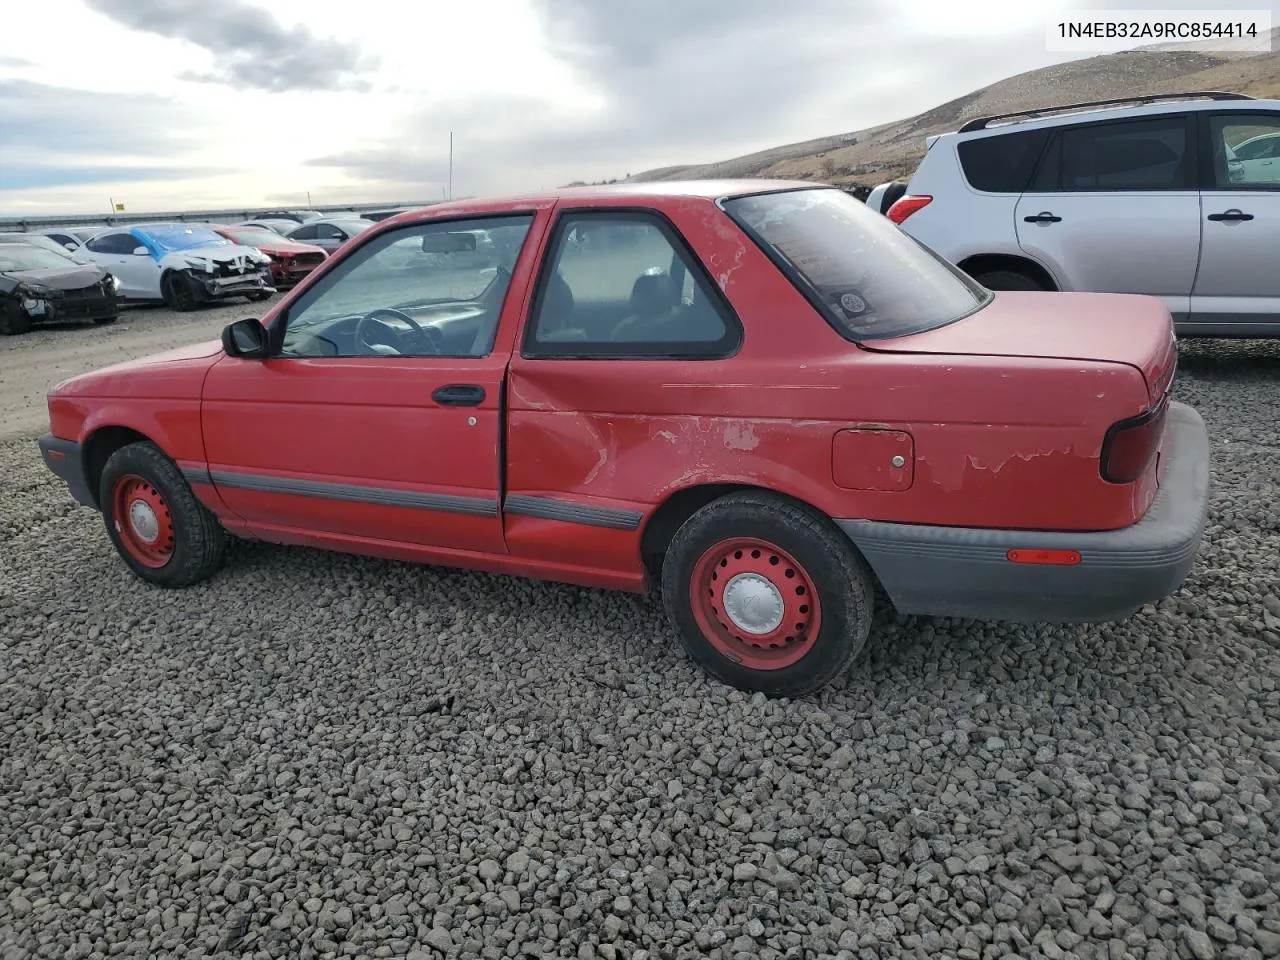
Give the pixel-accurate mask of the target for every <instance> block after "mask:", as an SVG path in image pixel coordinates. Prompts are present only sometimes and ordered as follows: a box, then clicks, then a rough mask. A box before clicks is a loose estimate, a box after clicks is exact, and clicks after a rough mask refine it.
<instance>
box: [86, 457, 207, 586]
mask: <svg viewBox="0 0 1280 960" xmlns="http://www.w3.org/2000/svg"><path fill="white" fill-rule="evenodd" d="M98 503H99V504H100V505H101V508H102V519H103V521H104V522H105V523H106V527H107V536H109V537H110V538H111V542H112V544H114V545H115V548H116V551H117V552H118V553H119V554H120V556H121V557H122V558H123V559H124V562H125V563H126V564H128V565H129V568H130V569H131V570H132V571H133V572H134V573H135V574H137V575H138V576H139V577H141V578H142V579H143V580H145V581H147V582H148V583H153V584H156V585H157V586H161V587H185V586H189V585H191V584H193V583H198V582H200V581H201V580H205V579H207V578H208V577H210V576H212V575H213V573H214V571H215V570H217V568H218V565H219V564H220V563H221V562H222V555H223V552H224V550H225V549H226V534H225V533H224V532H223V530H222V527H221V525H220V524H219V523H218V521H217V519H216V518H215V517H214V516H213V514H212V513H210V512H209V511H208V509H207V508H206V507H205V506H204V504H202V503H201V502H200V501H199V500H197V499H196V496H195V494H194V493H192V491H191V486H190V485H189V484H188V483H187V481H186V480H185V479H184V478H183V476H182V472H181V471H180V470H179V469H178V467H177V465H176V464H175V463H174V462H173V461H172V460H170V459H169V458H168V457H167V456H165V455H164V454H163V453H162V452H161V451H160V449H159V448H158V447H156V446H155V445H154V444H152V443H148V442H139V443H131V444H128V445H127V446H124V447H121V448H120V449H119V450H117V451H116V452H115V453H113V454H112V455H111V456H110V457H109V458H108V459H107V464H106V466H105V467H104V468H103V471H102V478H101V480H100V481H99V484H98Z"/></svg>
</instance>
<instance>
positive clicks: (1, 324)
mask: <svg viewBox="0 0 1280 960" xmlns="http://www.w3.org/2000/svg"><path fill="white" fill-rule="evenodd" d="M30 329H31V318H30V317H29V316H27V312H26V311H25V310H23V309H22V307H20V306H18V305H17V304H16V303H0V334H4V335H5V336H7V337H15V336H17V335H18V334H20V333H26V332H27V331H28V330H30Z"/></svg>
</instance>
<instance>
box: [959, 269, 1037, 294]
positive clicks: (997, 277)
mask: <svg viewBox="0 0 1280 960" xmlns="http://www.w3.org/2000/svg"><path fill="white" fill-rule="evenodd" d="M973 279H975V280H977V281H978V282H979V283H980V284H982V285H983V286H984V287H986V288H987V289H988V290H1045V289H1048V288H1047V287H1045V285H1044V284H1042V283H1040V281H1038V280H1034V279H1032V278H1031V277H1029V276H1027V275H1026V274H1025V273H1018V272H1017V271H1016V270H989V271H987V272H986V273H980V274H978V275H977V276H976V277H974V278H973Z"/></svg>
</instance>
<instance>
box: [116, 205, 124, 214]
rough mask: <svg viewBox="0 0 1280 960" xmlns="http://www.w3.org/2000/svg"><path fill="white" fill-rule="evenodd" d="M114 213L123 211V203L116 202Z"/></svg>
mask: <svg viewBox="0 0 1280 960" xmlns="http://www.w3.org/2000/svg"><path fill="white" fill-rule="evenodd" d="M116 213H124V204H123V203H117V204H116Z"/></svg>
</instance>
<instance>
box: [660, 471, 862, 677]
mask: <svg viewBox="0 0 1280 960" xmlns="http://www.w3.org/2000/svg"><path fill="white" fill-rule="evenodd" d="M873 591H874V581H873V579H872V576H871V573H870V571H869V570H868V568H867V566H866V564H865V562H864V561H863V560H862V558H861V557H860V556H859V555H858V553H857V551H856V550H855V549H854V548H853V545H852V544H851V543H850V542H849V540H848V538H847V537H845V536H844V535H843V534H842V533H840V531H838V530H836V529H834V528H833V527H832V526H831V523H830V521H828V520H826V519H825V518H824V517H821V516H819V515H817V514H815V513H814V512H812V511H811V510H809V509H807V508H804V507H802V506H800V505H797V504H795V503H793V502H791V501H789V500H785V499H783V498H781V497H778V496H774V495H772V494H765V493H747V494H734V495H731V496H727V497H722V498H721V499H719V500H715V501H713V502H712V503H710V504H708V505H707V506H705V507H703V508H702V509H701V510H699V511H698V512H697V513H695V514H694V515H693V516H692V517H690V518H689V519H688V520H687V521H685V523H684V525H683V526H681V527H680V529H679V530H678V531H676V535H675V537H674V538H673V539H672V541H671V545H670V547H669V548H668V549H667V553H666V556H665V557H664V559H663V564H662V593H663V599H664V602H665V604H666V608H667V615H668V616H669V617H670V619H671V621H672V623H673V624H674V626H675V628H676V630H677V632H678V634H679V636H680V640H681V642H682V643H683V645H684V648H685V650H686V651H687V652H688V653H689V655H690V656H691V657H692V658H693V659H694V660H695V661H696V662H697V663H698V664H700V665H701V666H702V667H703V668H704V669H705V670H706V671H707V672H708V673H710V674H711V675H712V676H714V677H715V678H717V679H718V680H721V681H722V682H724V683H727V684H729V685H731V686H734V687H737V688H738V689H740V690H746V691H749V692H757V691H758V692H761V693H764V694H766V695H767V696H771V697H799V696H803V695H805V694H808V693H812V692H814V691H816V690H818V689H820V688H822V687H824V686H825V685H826V684H828V683H829V682H831V681H832V680H833V679H835V678H836V677H838V676H839V675H840V674H841V673H843V672H844V671H845V670H846V669H847V668H848V666H849V664H850V663H851V662H852V661H853V659H854V657H856V656H857V655H858V652H859V651H860V650H861V649H862V647H863V645H864V644H865V643H866V640H867V636H868V634H869V633H870V631H871V614H872V606H873V599H872V598H873Z"/></svg>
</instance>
